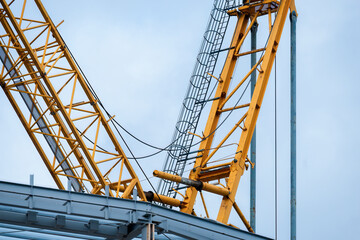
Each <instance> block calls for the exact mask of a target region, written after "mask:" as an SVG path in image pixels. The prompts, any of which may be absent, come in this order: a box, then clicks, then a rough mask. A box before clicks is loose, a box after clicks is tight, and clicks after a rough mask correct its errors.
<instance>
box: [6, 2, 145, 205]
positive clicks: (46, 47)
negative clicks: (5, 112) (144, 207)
mask: <svg viewBox="0 0 360 240" xmlns="http://www.w3.org/2000/svg"><path fill="white" fill-rule="evenodd" d="M0 3H1V9H0V23H1V30H0V31H1V35H0V40H1V43H0V58H1V62H2V63H3V66H2V68H1V86H2V89H3V90H4V92H5V94H6V96H7V97H8V99H9V101H10V103H11V105H12V106H13V108H14V109H15V111H16V114H17V115H18V117H19V118H20V120H21V123H22V124H23V126H24V127H25V129H26V131H27V133H28V134H29V136H30V138H31V140H32V142H33V143H34V145H35V147H36V149H37V150H38V152H39V154H40V156H41V158H42V160H43V161H44V163H45V165H46V167H47V169H48V170H49V172H50V173H51V175H52V177H53V179H54V180H55V182H56V184H57V186H58V187H59V188H60V189H64V185H65V184H64V183H65V182H67V181H68V180H70V182H71V185H72V187H73V189H74V190H75V191H77V192H87V193H93V194H104V192H105V187H106V186H107V185H108V187H109V189H110V193H109V194H110V196H115V197H123V198H131V194H132V191H133V189H134V187H136V188H137V191H138V194H139V197H140V198H141V199H142V200H146V196H145V193H144V191H143V190H142V187H141V185H140V182H139V179H138V177H137V175H136V173H135V172H134V169H133V168H132V166H131V164H130V162H129V160H128V158H127V157H126V156H125V154H124V151H123V150H122V148H121V146H120V144H119V142H118V140H117V139H116V137H115V135H114V132H113V131H112V129H111V127H110V125H109V122H110V121H111V118H112V117H111V116H107V115H105V114H104V112H103V111H102V110H101V106H100V102H99V99H98V98H97V97H96V95H94V93H93V92H92V90H91V88H90V87H89V85H88V84H87V82H86V79H85V77H84V75H83V74H82V73H81V71H80V70H79V68H78V66H77V65H76V62H75V60H74V59H73V57H72V55H71V53H70V52H69V50H68V48H67V46H66V44H65V43H64V41H63V39H62V37H61V35H60V34H59V32H58V29H57V28H58V27H59V25H60V24H61V23H58V24H55V23H53V22H52V20H51V19H50V17H49V15H48V13H47V12H46V10H45V8H44V6H43V5H42V3H41V1H40V0H34V1H26V0H21V1H20V0H16V1H4V0H2V1H0Z"/></svg>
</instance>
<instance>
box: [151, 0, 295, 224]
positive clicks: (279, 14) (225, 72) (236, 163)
mask: <svg viewBox="0 0 360 240" xmlns="http://www.w3.org/2000/svg"><path fill="white" fill-rule="evenodd" d="M290 3H291V0H283V1H281V2H279V1H276V0H264V1H246V2H245V3H244V4H243V5H241V6H239V7H237V8H236V9H231V10H229V11H228V14H229V15H231V16H235V17H237V24H236V27H235V30H234V35H233V38H232V41H231V44H230V47H229V48H228V54H227V58H226V60H225V64H224V67H223V68H222V72H221V74H220V78H219V79H220V80H221V81H219V83H218V86H217V90H216V93H215V96H214V99H216V100H214V101H213V103H212V106H211V109H210V113H209V117H208V120H207V123H206V127H205V130H204V131H203V134H202V135H203V136H204V137H203V138H202V141H201V143H200V146H199V149H201V151H199V152H198V153H197V157H196V158H195V159H196V160H195V164H194V165H193V168H192V171H191V172H190V174H189V178H188V179H184V178H181V177H179V176H176V175H171V174H169V175H167V174H162V173H159V172H156V173H155V175H158V176H160V177H162V178H166V179H167V180H170V181H175V182H182V183H184V184H186V185H188V186H189V187H187V189H186V193H185V197H184V200H183V202H182V203H181V207H180V208H181V211H182V212H185V213H189V214H192V212H193V207H194V203H195V199H196V197H197V193H198V191H199V189H198V185H199V184H200V183H199V181H200V179H206V181H213V180H217V181H218V182H219V183H220V181H221V180H225V184H226V186H225V187H224V188H223V189H227V190H228V191H229V192H230V193H229V194H227V195H221V194H219V193H218V192H215V193H216V194H218V195H220V196H221V197H222V202H221V205H220V209H219V211H218V215H217V220H218V221H219V222H222V223H224V224H227V223H228V219H229V215H230V212H231V209H232V208H233V207H234V208H235V210H236V212H237V213H238V214H239V216H240V218H241V219H242V220H243V222H244V224H245V226H246V227H247V229H248V230H249V231H252V228H251V227H250V225H249V223H248V221H247V220H246V219H245V216H244V215H243V214H242V213H241V211H240V208H239V207H238V206H237V205H236V203H235V196H236V193H237V189H238V186H239V183H240V178H241V176H242V175H243V173H244V170H245V169H247V168H248V164H247V162H249V163H250V164H251V165H252V167H253V166H254V164H253V163H252V162H251V161H250V160H249V158H248V151H249V147H250V142H251V139H252V135H253V132H254V129H255V125H256V120H257V117H258V115H259V111H260V108H261V104H262V100H263V98H264V94H265V90H266V86H267V83H268V80H269V76H270V73H271V69H272V65H273V62H274V59H275V55H276V52H277V48H278V45H279V42H280V38H281V34H282V30H283V27H284V24H285V20H286V16H287V13H288V9H289V7H290ZM272 13H276V18H275V20H274V21H273V20H272V18H271V14H272ZM261 16H268V21H269V25H266V24H265V27H266V29H267V28H268V27H270V30H269V31H270V33H269V38H268V41H267V42H266V44H265V48H264V50H263V51H262V53H261V54H259V55H260V56H259V59H258V60H257V61H256V63H255V64H254V65H253V67H252V69H251V70H250V71H249V72H248V73H246V74H245V75H244V76H245V77H244V78H242V79H241V81H239V82H238V84H236V86H235V87H234V89H233V90H229V85H230V82H231V80H232V78H233V74H234V68H235V65H236V63H237V60H238V58H239V57H243V56H245V55H249V54H251V53H255V52H261V50H259V49H251V50H250V51H243V52H242V51H241V50H242V48H243V47H244V46H243V45H244V44H243V43H244V42H246V41H245V38H246V37H247V36H248V35H249V34H248V33H249V32H250V30H251V29H252V27H253V26H254V25H255V23H256V22H257V21H256V19H257V18H258V17H261ZM254 71H258V72H259V74H258V77H257V80H256V85H255V87H254V89H253V90H254V91H253V95H252V98H251V101H250V103H241V104H240V105H238V103H239V101H240V100H241V96H240V100H238V101H237V103H236V105H235V106H232V107H226V105H228V104H229V102H230V100H231V99H233V100H234V96H235V95H236V94H238V95H240V94H239V91H238V90H239V89H241V88H242V89H245V90H246V89H247V87H246V84H245V82H246V81H247V79H248V78H249V76H250V75H251V74H252V73H253V72H254ZM245 90H244V91H245ZM235 110H236V111H243V113H242V115H240V116H242V117H239V121H236V123H235V125H234V127H233V128H232V129H231V130H230V132H228V133H227V134H226V135H225V137H223V138H220V139H221V140H220V142H219V143H218V144H216V145H215V146H216V147H212V145H213V141H214V133H215V132H216V131H217V129H218V128H219V119H220V116H221V115H222V113H224V112H228V114H230V113H231V112H233V111H235ZM229 112H230V113H229ZM221 124H222V123H221ZM239 129H240V130H239ZM236 130H238V131H236ZM235 132H237V133H238V134H239V135H240V136H239V138H240V141H239V143H238V144H237V148H236V150H235V151H234V155H233V157H232V161H231V162H228V163H226V164H222V165H221V166H219V164H217V165H215V166H213V164H212V163H213V162H217V161H211V159H212V157H213V156H214V155H215V154H216V153H217V152H219V151H220V149H221V148H222V147H224V146H225V145H224V144H225V143H226V141H229V139H230V136H232V135H233V134H235ZM219 169H221V170H219ZM200 182H201V181H200ZM203 184H204V185H205V183H203ZM207 184H209V185H212V184H210V183H207ZM220 184H221V183H220ZM213 186H214V185H213ZM250 229H251V230H250Z"/></svg>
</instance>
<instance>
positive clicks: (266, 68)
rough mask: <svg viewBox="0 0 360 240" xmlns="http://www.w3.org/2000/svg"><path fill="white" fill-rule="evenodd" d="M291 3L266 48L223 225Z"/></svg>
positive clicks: (232, 173)
mask: <svg viewBox="0 0 360 240" xmlns="http://www.w3.org/2000/svg"><path fill="white" fill-rule="evenodd" d="M290 2H291V0H283V1H281V4H280V6H279V9H278V13H277V17H276V20H275V23H274V25H273V28H272V31H271V33H270V36H269V40H268V44H267V46H266V51H265V54H264V59H263V62H262V64H261V69H262V70H263V71H262V72H260V73H259V76H258V78H257V82H256V86H255V89H254V93H253V97H252V99H251V103H250V107H249V110H248V116H247V118H246V121H245V126H246V131H243V133H242V134H241V137H240V141H239V146H238V148H237V150H236V152H237V154H236V155H235V160H234V161H233V164H232V165H231V171H230V176H229V180H228V183H227V186H228V187H229V189H230V192H231V193H230V195H229V196H228V197H224V198H223V200H222V202H221V206H220V209H219V213H218V216H217V220H218V221H219V222H222V223H227V221H228V219H229V216H230V212H231V208H232V206H233V202H234V200H235V195H236V192H237V189H238V185H239V182H240V178H241V176H242V174H243V173H244V169H245V161H246V157H247V153H248V150H249V146H250V142H251V138H252V134H253V132H254V129H255V125H256V120H257V117H258V115H259V112H260V107H261V104H262V100H263V98H264V95H265V90H266V86H267V83H268V80H269V76H270V73H271V69H272V66H273V62H274V59H275V56H276V51H277V48H278V45H279V42H280V38H281V34H282V30H283V27H284V24H285V20H286V17H287V13H288V9H289V6H290Z"/></svg>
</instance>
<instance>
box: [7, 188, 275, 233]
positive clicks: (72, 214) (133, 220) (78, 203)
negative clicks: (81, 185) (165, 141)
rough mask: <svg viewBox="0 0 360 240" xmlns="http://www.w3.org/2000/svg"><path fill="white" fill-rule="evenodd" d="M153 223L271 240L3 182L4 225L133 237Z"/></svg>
mask: <svg viewBox="0 0 360 240" xmlns="http://www.w3.org/2000/svg"><path fill="white" fill-rule="evenodd" d="M150 223H151V224H154V225H155V230H156V232H157V234H163V233H164V234H166V235H167V236H176V239H179V237H181V238H184V239H224V240H227V239H246V240H265V239H270V238H266V237H263V236H259V235H255V234H252V233H249V232H246V231H243V230H239V229H236V228H233V227H230V226H227V225H224V224H221V223H218V222H216V221H213V220H208V219H204V218H199V217H196V216H192V215H189V214H185V213H182V212H179V211H175V210H171V209H168V208H165V207H162V206H158V205H154V204H152V203H148V202H142V201H134V200H127V199H119V198H111V197H106V196H98V195H91V194H84V193H77V192H69V191H63V190H57V189H50V188H43V187H34V186H31V185H23V184H15V183H9V182H3V181H0V224H3V225H0V227H3V226H4V224H10V225H12V226H16V227H18V226H21V227H30V228H36V229H46V231H54V236H56V234H55V233H56V232H61V233H76V234H79V238H80V237H81V236H82V235H86V236H91V238H89V239H97V237H99V238H100V239H101V238H106V239H133V238H136V237H138V236H139V235H140V234H141V231H142V228H143V227H145V226H146V224H150ZM16 227H15V228H16ZM39 231H42V230H38V233H39ZM14 234H15V233H14ZM25 239H26V238H25ZM80 239H81V238H80Z"/></svg>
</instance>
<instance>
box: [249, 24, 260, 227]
mask: <svg viewBox="0 0 360 240" xmlns="http://www.w3.org/2000/svg"><path fill="white" fill-rule="evenodd" d="M257 27H258V24H257V23H256V24H254V25H253V26H252V28H251V50H252V51H253V50H255V49H256V35H257ZM250 64H251V65H250V66H251V67H253V66H254V65H255V64H256V53H255V52H254V53H252V54H251V63H250ZM250 81H251V95H250V96H251V97H252V95H253V92H254V89H255V85H256V71H253V72H252V73H251V80H250ZM250 152H251V157H250V159H251V162H252V163H253V164H254V165H255V166H254V167H253V168H251V172H250V225H251V228H252V229H253V231H254V232H255V231H256V128H255V129H254V133H253V137H252V139H251V145H250Z"/></svg>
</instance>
